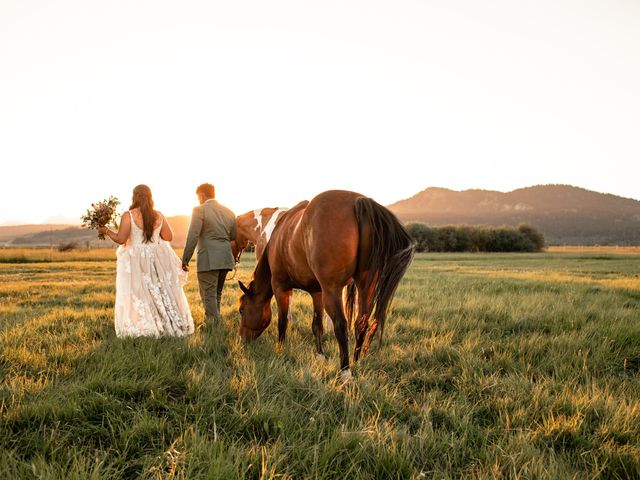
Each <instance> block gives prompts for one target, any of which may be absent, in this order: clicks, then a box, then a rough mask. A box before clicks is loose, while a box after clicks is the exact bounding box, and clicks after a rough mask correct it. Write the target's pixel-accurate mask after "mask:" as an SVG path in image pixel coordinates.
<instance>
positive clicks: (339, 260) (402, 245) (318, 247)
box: [239, 190, 414, 378]
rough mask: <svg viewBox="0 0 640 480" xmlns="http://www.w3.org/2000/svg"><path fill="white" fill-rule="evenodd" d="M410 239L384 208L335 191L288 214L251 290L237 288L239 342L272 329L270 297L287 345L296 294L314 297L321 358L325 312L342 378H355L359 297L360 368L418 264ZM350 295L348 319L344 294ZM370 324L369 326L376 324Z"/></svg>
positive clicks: (274, 234)
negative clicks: (351, 343)
mask: <svg viewBox="0 0 640 480" xmlns="http://www.w3.org/2000/svg"><path fill="white" fill-rule="evenodd" d="M413 251H414V245H413V241H412V240H411V237H410V236H409V234H408V233H407V231H406V230H405V229H404V227H403V226H402V225H401V224H400V222H399V221H398V219H397V218H396V217H395V216H394V215H393V214H392V213H391V212H390V211H389V210H387V209H386V208H385V207H383V206H381V205H379V204H378V203H376V202H375V201H374V200H372V199H370V198H367V197H364V196H363V195H360V194H358V193H354V192H347V191H342V190H331V191H328V192H324V193H321V194H320V195H318V196H317V197H315V198H314V199H313V200H311V202H306V201H305V202H301V203H299V204H298V205H296V206H295V207H293V208H292V209H291V210H289V211H288V212H286V213H285V214H284V215H283V216H282V217H281V218H280V220H279V221H278V224H277V226H276V228H275V230H274V231H273V234H272V235H271V239H270V240H269V242H268V243H267V246H266V250H265V252H264V255H262V257H261V258H260V260H259V261H258V264H257V266H256V269H255V271H254V273H253V280H252V281H251V283H250V284H249V286H248V287H247V286H245V285H244V284H243V283H242V282H239V284H240V288H241V290H242V292H243V295H242V296H241V298H240V315H241V319H240V329H239V330H240V335H241V336H242V338H244V339H245V340H253V339H255V338H257V337H258V336H260V334H261V333H262V332H263V331H264V330H265V329H266V328H267V327H268V326H269V323H270V322H271V297H273V296H274V295H275V297H276V302H277V303H278V339H279V341H280V342H283V341H284V340H285V335H286V331H287V324H288V322H287V313H288V310H289V301H290V299H291V293H292V289H294V288H298V289H301V290H305V291H307V292H309V293H310V294H311V297H312V299H313V310H314V313H313V322H312V330H313V333H314V335H315V343H316V350H317V353H318V354H320V355H322V354H323V353H322V334H323V327H322V311H323V307H324V309H326V311H327V313H328V314H329V316H330V317H331V319H332V320H333V324H334V332H335V336H336V339H337V340H338V345H339V348H340V370H341V376H343V378H348V377H350V375H351V373H350V370H349V349H348V325H347V317H348V318H349V320H352V317H353V313H354V305H355V300H356V291H357V297H358V318H357V321H356V323H355V337H356V338H355V340H356V344H355V349H354V352H353V358H354V361H356V360H358V358H359V356H360V354H362V355H364V354H365V353H366V352H367V350H368V348H369V346H370V343H371V340H372V339H373V336H374V335H375V333H376V331H377V329H378V326H380V341H382V334H383V331H384V321H385V318H386V314H387V309H388V307H389V304H390V302H391V299H392V298H393V294H394V292H395V289H396V287H397V286H398V283H400V280H401V279H402V276H403V275H404V273H405V271H406V270H407V268H408V266H409V264H410V263H411V259H412V257H413ZM345 285H348V289H347V301H346V312H347V316H345V311H344V309H343V301H342V291H343V288H344V287H345ZM370 320H371V323H370Z"/></svg>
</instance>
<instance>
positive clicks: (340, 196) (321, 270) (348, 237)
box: [301, 190, 363, 284]
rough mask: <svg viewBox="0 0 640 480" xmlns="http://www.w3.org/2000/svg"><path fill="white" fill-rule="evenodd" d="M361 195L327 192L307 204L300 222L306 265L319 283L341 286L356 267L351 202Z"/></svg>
mask: <svg viewBox="0 0 640 480" xmlns="http://www.w3.org/2000/svg"><path fill="white" fill-rule="evenodd" d="M362 197H363V195H361V194H359V193H355V192H349V191H346V190H330V191H327V192H324V193H321V194H319V195H318V196H316V197H314V198H313V200H311V202H309V205H308V207H307V208H306V210H305V213H304V216H303V218H302V219H301V225H302V227H303V231H304V232H305V235H306V236H305V246H306V250H307V252H306V253H307V258H308V262H309V265H310V266H311V268H312V269H313V271H314V273H315V275H316V277H317V278H318V280H319V281H320V283H321V284H322V283H327V282H329V283H334V282H335V283H337V284H344V282H346V281H347V280H348V279H349V278H351V277H352V276H353V274H354V272H355V270H356V267H357V259H358V245H359V232H358V223H357V220H356V216H355V209H354V206H355V202H356V199H357V198H362Z"/></svg>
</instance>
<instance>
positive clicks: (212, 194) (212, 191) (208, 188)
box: [196, 183, 216, 198]
mask: <svg viewBox="0 0 640 480" xmlns="http://www.w3.org/2000/svg"><path fill="white" fill-rule="evenodd" d="M199 193H202V194H204V195H205V196H206V197H207V198H216V187H214V186H213V185H211V184H210V183H203V184H202V185H200V186H199V187H198V188H196V195H197V194H199Z"/></svg>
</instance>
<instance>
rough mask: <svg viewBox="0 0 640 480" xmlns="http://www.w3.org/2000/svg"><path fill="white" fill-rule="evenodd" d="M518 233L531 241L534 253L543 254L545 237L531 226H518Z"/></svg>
mask: <svg viewBox="0 0 640 480" xmlns="http://www.w3.org/2000/svg"><path fill="white" fill-rule="evenodd" d="M518 231H520V233H522V235H524V236H525V237H526V238H528V239H529V241H530V242H531V244H532V245H533V251H534V252H541V251H542V250H543V249H544V245H545V241H544V235H543V234H542V233H541V232H539V231H538V230H536V229H535V228H533V227H532V226H531V225H527V224H522V225H520V226H518Z"/></svg>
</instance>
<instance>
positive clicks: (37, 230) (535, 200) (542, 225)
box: [0, 185, 640, 247]
mask: <svg viewBox="0 0 640 480" xmlns="http://www.w3.org/2000/svg"><path fill="white" fill-rule="evenodd" d="M389 209H391V211H393V212H394V213H395V214H396V215H397V216H398V217H399V218H400V220H402V221H404V222H411V221H418V222H425V223H427V224H429V225H459V224H465V225H493V226H496V225H519V224H521V223H527V224H529V225H532V226H534V227H536V228H537V229H538V230H540V231H541V232H542V233H543V234H544V236H545V239H546V241H547V243H548V244H552V245H557V244H561V245H562V244H566V245H597V244H600V245H606V244H608V245H640V202H639V201H637V200H633V199H629V198H622V197H618V196H616V195H610V194H604V193H598V192H593V191H590V190H585V189H584V188H578V187H572V186H569V185H538V186H534V187H527V188H521V189H518V190H514V191H512V192H507V193H503V192H496V191H491V190H464V191H461V192H458V191H454V190H448V189H446V188H427V189H426V190H423V191H422V192H420V193H418V194H416V195H414V196H413V197H411V198H408V199H406V200H401V201H399V202H396V203H394V204H392V205H389ZM168 220H169V223H170V224H171V227H172V228H173V234H174V238H173V241H172V242H171V243H172V244H173V245H174V246H175V247H182V246H184V243H185V241H186V236H187V230H188V228H189V220H190V219H189V217H188V216H184V215H181V216H175V217H169V218H168ZM71 242H75V243H77V244H78V246H80V247H84V246H87V245H90V246H92V247H97V246H103V247H107V246H112V243H111V242H110V241H99V240H98V238H97V234H96V232H95V231H93V230H87V229H83V228H80V227H78V226H73V225H19V226H0V244H2V243H4V244H9V245H15V246H48V245H54V246H55V245H60V244H63V243H71ZM87 242H89V243H87Z"/></svg>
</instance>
